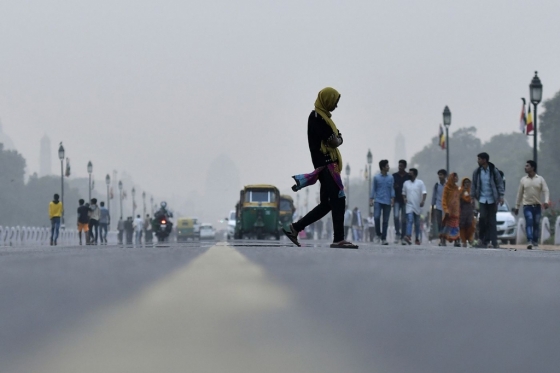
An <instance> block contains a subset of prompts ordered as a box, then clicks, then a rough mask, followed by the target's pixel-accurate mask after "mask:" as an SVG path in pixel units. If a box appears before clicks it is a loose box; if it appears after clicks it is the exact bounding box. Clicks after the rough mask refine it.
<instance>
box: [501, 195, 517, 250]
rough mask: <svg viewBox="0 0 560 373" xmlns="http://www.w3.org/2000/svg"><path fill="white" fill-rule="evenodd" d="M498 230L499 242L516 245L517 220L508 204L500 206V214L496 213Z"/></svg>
mask: <svg viewBox="0 0 560 373" xmlns="http://www.w3.org/2000/svg"><path fill="white" fill-rule="evenodd" d="M496 230H497V231H498V240H500V241H502V242H503V243H507V244H510V245H515V243H516V241H517V220H516V219H515V215H513V212H511V209H510V208H509V205H508V203H507V202H504V204H503V205H501V206H498V212H497V213H496Z"/></svg>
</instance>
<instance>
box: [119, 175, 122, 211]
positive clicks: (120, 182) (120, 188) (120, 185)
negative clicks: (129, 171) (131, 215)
mask: <svg viewBox="0 0 560 373" xmlns="http://www.w3.org/2000/svg"><path fill="white" fill-rule="evenodd" d="M119 199H120V202H121V220H122V180H119Z"/></svg>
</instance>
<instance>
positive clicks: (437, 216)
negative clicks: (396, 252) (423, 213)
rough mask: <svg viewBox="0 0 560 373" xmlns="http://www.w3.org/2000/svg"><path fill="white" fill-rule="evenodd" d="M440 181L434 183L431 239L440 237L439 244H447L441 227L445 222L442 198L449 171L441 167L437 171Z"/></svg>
mask: <svg viewBox="0 0 560 373" xmlns="http://www.w3.org/2000/svg"><path fill="white" fill-rule="evenodd" d="M437 175H438V181H437V183H436V184H435V185H434V190H433V192H432V209H431V224H430V239H431V240H435V239H439V244H438V246H446V242H445V239H443V238H442V236H441V228H442V222H443V206H442V203H441V200H442V198H443V190H444V188H445V183H446V181H447V171H446V170H444V169H441V170H439V171H438V173H437Z"/></svg>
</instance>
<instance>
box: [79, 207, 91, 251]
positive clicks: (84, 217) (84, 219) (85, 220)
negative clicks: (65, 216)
mask: <svg viewBox="0 0 560 373" xmlns="http://www.w3.org/2000/svg"><path fill="white" fill-rule="evenodd" d="M78 204H79V205H80V206H79V207H78V237H80V245H81V244H82V232H84V235H85V236H86V245H89V206H85V205H84V200H83V199H80V200H79V201H78Z"/></svg>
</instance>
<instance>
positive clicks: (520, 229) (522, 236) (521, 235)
mask: <svg viewBox="0 0 560 373" xmlns="http://www.w3.org/2000/svg"><path fill="white" fill-rule="evenodd" d="M526 243H527V236H526V232H525V218H519V220H517V244H518V245H523V244H526Z"/></svg>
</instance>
